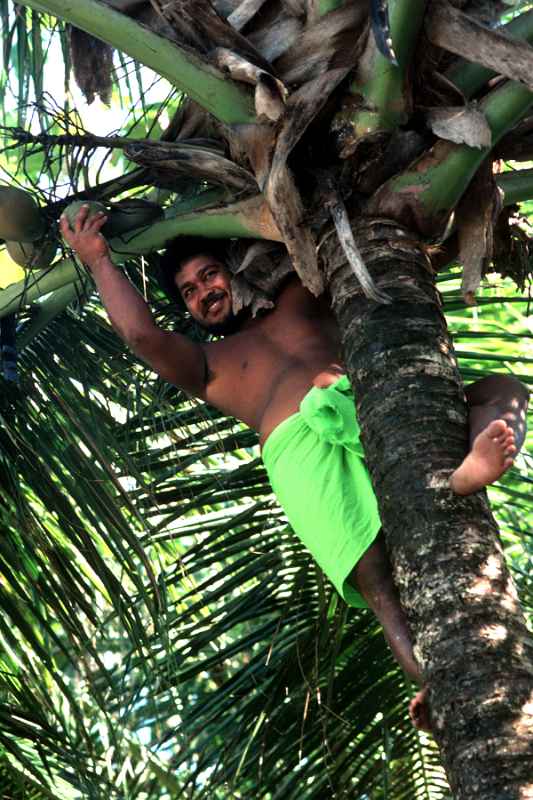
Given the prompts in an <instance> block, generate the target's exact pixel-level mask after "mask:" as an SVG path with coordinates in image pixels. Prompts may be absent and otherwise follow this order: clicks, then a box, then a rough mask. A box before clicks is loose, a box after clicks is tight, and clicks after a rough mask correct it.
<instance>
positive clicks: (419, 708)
mask: <svg viewBox="0 0 533 800" xmlns="http://www.w3.org/2000/svg"><path fill="white" fill-rule="evenodd" d="M409 716H410V717H411V722H412V723H413V725H414V727H415V728H417V730H419V731H428V732H430V733H431V718H430V713H429V703H428V688H427V686H424V688H423V689H420V691H419V692H417V693H416V694H415V696H414V697H413V699H412V700H411V702H410V703H409Z"/></svg>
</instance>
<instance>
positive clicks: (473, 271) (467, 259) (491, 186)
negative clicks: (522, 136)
mask: <svg viewBox="0 0 533 800" xmlns="http://www.w3.org/2000/svg"><path fill="white" fill-rule="evenodd" d="M500 208H501V200H500V195H499V190H498V187H497V186H496V183H495V181H494V176H493V174H492V164H491V163H490V161H487V162H486V163H485V164H484V165H483V166H482V167H481V169H480V170H479V171H478V173H477V175H476V176H475V178H474V179H473V181H472V182H471V184H470V186H469V188H468V191H467V192H466V193H465V195H464V196H463V198H462V199H461V202H460V203H459V205H458V206H457V210H456V214H455V219H456V223H457V228H458V237H459V260H460V262H461V263H462V264H463V281H462V286H461V289H462V293H463V297H464V299H465V302H466V303H468V305H475V302H476V300H475V295H476V291H477V289H478V288H479V285H480V283H481V278H482V276H483V273H484V271H485V269H486V267H487V265H488V264H489V262H490V260H491V258H492V251H493V242H494V221H495V219H496V218H497V214H498V212H499V210H500Z"/></svg>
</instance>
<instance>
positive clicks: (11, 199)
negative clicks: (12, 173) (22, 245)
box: [0, 186, 45, 242]
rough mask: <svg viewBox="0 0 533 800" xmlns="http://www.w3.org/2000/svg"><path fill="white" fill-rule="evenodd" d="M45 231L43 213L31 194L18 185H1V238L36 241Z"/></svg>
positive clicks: (16, 240)
mask: <svg viewBox="0 0 533 800" xmlns="http://www.w3.org/2000/svg"><path fill="white" fill-rule="evenodd" d="M44 232H45V222H44V218H43V215H42V214H41V211H40V209H39V206H38V205H37V203H36V202H35V200H34V199H33V197H32V196H31V194H29V193H28V192H25V191H24V190H23V189H17V187H16V186H0V238H2V239H5V240H9V241H15V242H35V241H36V240H37V239H40V238H41V237H42V236H43V234H44Z"/></svg>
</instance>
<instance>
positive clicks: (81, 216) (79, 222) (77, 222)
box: [74, 205, 89, 233]
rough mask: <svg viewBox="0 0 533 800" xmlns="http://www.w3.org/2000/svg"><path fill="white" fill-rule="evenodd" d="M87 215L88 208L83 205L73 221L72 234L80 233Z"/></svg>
mask: <svg viewBox="0 0 533 800" xmlns="http://www.w3.org/2000/svg"><path fill="white" fill-rule="evenodd" d="M88 213H89V206H86V205H83V206H82V207H81V208H80V210H79V211H78V213H77V214H76V217H75V219H74V233H81V231H82V230H83V226H84V225H85V220H86V219H87V215H88Z"/></svg>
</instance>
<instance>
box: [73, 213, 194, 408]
mask: <svg viewBox="0 0 533 800" xmlns="http://www.w3.org/2000/svg"><path fill="white" fill-rule="evenodd" d="M105 220H106V217H105V216H103V215H95V216H93V217H90V218H88V214H87V210H86V209H82V210H81V211H80V212H79V214H78V217H77V218H76V221H75V223H74V230H73V231H72V230H71V229H70V228H69V225H68V222H67V220H65V219H62V220H61V231H62V233H63V236H64V237H65V239H66V240H67V242H68V243H69V244H70V246H71V247H72V248H73V249H74V250H76V252H77V253H78V255H79V256H80V258H81V260H82V261H83V262H84V263H85V264H87V266H88V267H89V269H90V270H91V272H92V275H93V278H94V280H95V283H96V287H97V289H98V293H99V295H100V298H101V300H102V303H103V304H104V306H105V308H106V311H107V313H108V314H109V318H110V320H111V324H112V325H113V327H114V329H115V330H116V331H117V333H118V334H119V336H120V337H121V338H122V339H123V340H124V341H125V342H126V344H127V345H128V346H129V347H130V348H131V349H132V350H133V352H134V353H135V354H136V355H138V356H139V358H142V359H143V361H146V363H147V364H149V365H150V366H151V367H152V369H153V370H154V371H155V372H157V373H158V374H159V375H160V376H161V377H162V378H164V379H165V380H167V381H169V382H170V383H174V384H176V385H177V386H180V387H181V388H182V389H185V391H187V392H190V393H191V394H194V395H196V396H198V397H203V396H204V392H205V381H206V372H207V370H206V358H205V354H204V351H203V348H202V347H201V346H200V345H199V344H196V343H195V342H191V341H190V339H187V337H186V336H182V335H181V334H180V333H171V332H168V331H164V330H162V329H161V328H159V327H158V326H157V325H156V324H155V322H154V320H153V317H152V313H151V311H150V309H149V307H148V305H147V303H146V302H145V301H144V299H143V297H142V296H141V295H140V294H139V292H138V291H137V289H136V288H135V287H134V286H132V284H131V283H130V282H129V281H128V280H127V278H126V277H125V276H124V275H123V273H122V272H121V270H119V269H117V267H115V265H114V264H113V263H112V261H111V259H110V258H109V249H108V247H107V243H106V241H105V239H104V237H103V236H102V234H101V233H100V232H99V231H100V228H101V227H102V225H103V224H104V222H105Z"/></svg>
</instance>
